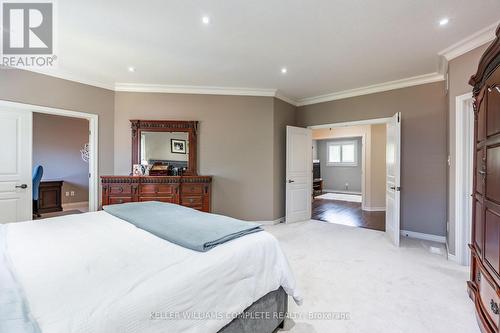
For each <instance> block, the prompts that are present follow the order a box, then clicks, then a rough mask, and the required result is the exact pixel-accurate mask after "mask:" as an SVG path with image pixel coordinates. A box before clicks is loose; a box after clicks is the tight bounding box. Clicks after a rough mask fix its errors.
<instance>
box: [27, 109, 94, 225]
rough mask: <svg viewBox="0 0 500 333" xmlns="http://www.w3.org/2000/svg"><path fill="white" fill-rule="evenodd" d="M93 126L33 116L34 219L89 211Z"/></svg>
mask: <svg viewBox="0 0 500 333" xmlns="http://www.w3.org/2000/svg"><path fill="white" fill-rule="evenodd" d="M88 149H89V122H88V121H87V120H86V119H79V118H71V117H63V116H57V115H51V114H45V113H36V112H35V113H33V217H34V219H40V218H48V217H54V216H63V215H68V214H79V213H84V212H87V211H88V208H89V155H88V154H89V151H88Z"/></svg>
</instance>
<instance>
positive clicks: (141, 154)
mask: <svg viewBox="0 0 500 333" xmlns="http://www.w3.org/2000/svg"><path fill="white" fill-rule="evenodd" d="M130 123H131V128H132V169H133V168H134V165H137V164H141V165H149V166H150V167H151V166H152V165H155V166H156V167H157V168H158V169H159V170H161V169H164V170H165V172H159V173H157V174H158V175H166V174H167V173H166V170H167V169H168V170H184V171H183V172H181V173H182V174H183V175H186V176H195V175H197V164H196V157H197V151H196V148H197V147H196V146H197V142H196V140H197V129H198V122H197V121H182V120H131V121H130ZM150 173H151V172H150ZM151 175H155V174H153V173H151Z"/></svg>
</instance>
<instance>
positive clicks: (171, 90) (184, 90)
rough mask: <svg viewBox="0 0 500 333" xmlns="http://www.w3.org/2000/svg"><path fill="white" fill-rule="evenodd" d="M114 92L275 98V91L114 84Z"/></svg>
mask: <svg viewBox="0 0 500 333" xmlns="http://www.w3.org/2000/svg"><path fill="white" fill-rule="evenodd" d="M114 90H115V91H126V92H150V93H167V94H202V95H237V96H267V97H275V95H276V89H259V88H233V87H213V86H186V85H166V84H142V83H116V84H115V87H114Z"/></svg>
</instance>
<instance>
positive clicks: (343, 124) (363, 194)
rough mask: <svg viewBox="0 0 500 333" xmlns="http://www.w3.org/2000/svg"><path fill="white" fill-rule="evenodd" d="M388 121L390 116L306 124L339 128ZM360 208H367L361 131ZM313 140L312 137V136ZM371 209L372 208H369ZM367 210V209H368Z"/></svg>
mask: <svg viewBox="0 0 500 333" xmlns="http://www.w3.org/2000/svg"><path fill="white" fill-rule="evenodd" d="M390 121H392V117H388V118H374V119H365V120H354V121H347V122H339V123H331V124H323V125H312V126H307V128H310V129H312V130H315V129H322V128H339V127H351V126H363V125H379V124H387V123H389V122H390ZM347 137H352V136H339V137H338V138H347ZM361 138H362V139H361V142H362V144H361V209H362V210H367V207H366V193H367V188H368V187H369V186H367V184H366V170H365V167H366V142H367V137H366V133H363V134H362V135H361ZM313 140H314V138H313ZM370 210H373V209H370ZM370 210H367V211H370Z"/></svg>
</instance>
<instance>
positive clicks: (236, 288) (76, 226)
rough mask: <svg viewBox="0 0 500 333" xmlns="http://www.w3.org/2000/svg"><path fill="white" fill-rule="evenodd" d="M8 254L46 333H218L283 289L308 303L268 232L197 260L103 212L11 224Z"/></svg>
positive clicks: (200, 254) (189, 252)
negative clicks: (236, 318) (249, 308)
mask: <svg viewBox="0 0 500 333" xmlns="http://www.w3.org/2000/svg"><path fill="white" fill-rule="evenodd" d="M6 245H7V251H8V254H9V256H10V260H11V263H12V268H13V271H14V273H15V276H16V278H17V279H18V282H19V283H20V285H21V286H22V287H23V291H24V295H25V297H26V300H27V302H28V305H29V308H30V311H31V315H32V317H33V318H34V319H35V320H36V321H37V322H38V325H39V327H40V328H41V330H42V332H45V333H50V332H64V333H68V332H89V333H90V332H92V333H98V332H217V331H218V330H219V329H221V328H222V327H224V326H225V325H226V324H227V323H229V322H230V321H231V320H232V319H234V318H235V316H237V315H238V314H239V313H241V312H242V311H243V310H244V309H245V308H247V307H248V306H250V305H251V304H252V303H253V302H255V301H256V300H258V299H259V298H261V297H262V296H264V295H265V294H267V293H269V292H270V291H273V290H276V289H277V288H279V287H280V286H281V287H283V289H284V290H285V291H286V293H287V294H288V295H289V296H291V297H293V299H295V301H296V302H298V303H300V302H301V296H300V293H299V291H298V289H297V287H296V282H295V279H294V277H293V274H292V272H291V270H290V267H289V265H288V262H287V260H286V257H285V256H284V254H283V252H282V250H281V248H280V246H279V243H278V241H277V240H276V239H275V238H274V237H273V236H272V235H271V234H269V233H267V232H258V233H254V234H250V235H247V236H244V237H241V238H238V239H236V240H233V241H230V242H228V243H225V244H223V245H220V246H218V247H216V248H214V249H212V250H210V251H208V252H196V251H193V250H189V249H186V248H183V247H181V246H178V245H175V244H173V243H170V242H167V241H165V240H162V239H160V238H158V237H156V236H154V235H152V234H150V233H148V232H146V231H144V230H141V229H139V228H137V227H135V226H133V225H132V224H129V223H127V222H125V221H123V220H121V219H119V218H117V217H114V216H112V215H110V214H108V213H106V212H104V211H100V212H93V213H86V214H79V215H69V216H62V217H57V218H52V219H46V220H41V221H30V222H23V223H13V224H9V225H8V228H7V233H6Z"/></svg>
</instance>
